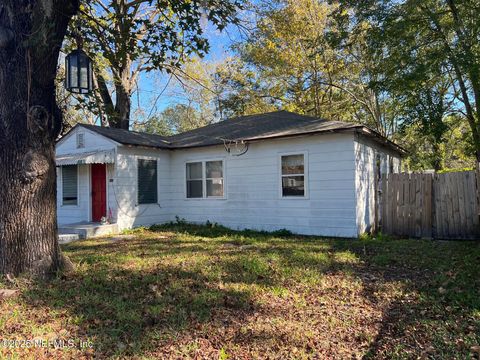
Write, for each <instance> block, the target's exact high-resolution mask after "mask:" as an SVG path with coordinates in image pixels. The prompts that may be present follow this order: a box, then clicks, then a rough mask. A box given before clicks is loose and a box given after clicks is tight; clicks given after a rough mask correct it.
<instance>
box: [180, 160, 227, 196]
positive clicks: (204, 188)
mask: <svg viewBox="0 0 480 360" xmlns="http://www.w3.org/2000/svg"><path fill="white" fill-rule="evenodd" d="M215 161H221V162H222V175H223V176H222V178H221V179H222V180H223V195H222V196H207V162H215ZM193 163H201V164H202V196H201V197H187V181H188V180H187V164H193ZM225 164H226V162H225V158H207V159H203V158H202V159H191V160H186V161H185V162H184V164H183V172H184V174H183V179H184V186H183V191H184V199H185V200H188V201H195V200H226V199H227V191H226V190H227V186H226V178H227V175H226V166H225ZM208 179H210V180H211V179H220V178H208Z"/></svg>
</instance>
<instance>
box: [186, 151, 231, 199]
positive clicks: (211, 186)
mask: <svg viewBox="0 0 480 360" xmlns="http://www.w3.org/2000/svg"><path fill="white" fill-rule="evenodd" d="M186 186H187V189H186V190H187V191H186V193H187V198H189V199H195V198H223V197H224V170H223V161H222V160H213V161H197V162H188V163H187V164H186Z"/></svg>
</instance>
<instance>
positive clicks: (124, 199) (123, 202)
mask: <svg viewBox="0 0 480 360" xmlns="http://www.w3.org/2000/svg"><path fill="white" fill-rule="evenodd" d="M139 158H145V159H156V160H157V171H158V172H157V174H158V176H157V179H158V204H144V205H139V204H137V159H139ZM169 166H170V153H169V152H168V151H166V150H156V149H147V148H139V147H125V146H122V147H119V148H118V149H117V158H116V163H115V176H113V177H111V178H113V182H109V183H108V193H109V194H110V199H111V201H110V207H111V209H112V212H113V216H114V218H115V219H117V223H118V227H119V229H125V228H131V227H134V226H140V225H150V224H161V223H164V222H167V221H170V220H171V219H172V213H171V209H170V205H169V201H170V194H169V192H168V191H169V183H170V176H169V171H170V168H169Z"/></svg>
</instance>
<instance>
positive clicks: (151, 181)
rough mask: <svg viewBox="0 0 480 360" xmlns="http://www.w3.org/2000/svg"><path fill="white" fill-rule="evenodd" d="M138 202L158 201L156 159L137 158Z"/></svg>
mask: <svg viewBox="0 0 480 360" xmlns="http://www.w3.org/2000/svg"><path fill="white" fill-rule="evenodd" d="M137 169H138V177H137V186H138V203H139V204H156V203H158V193H157V190H158V189H157V160H146V159H138V163H137Z"/></svg>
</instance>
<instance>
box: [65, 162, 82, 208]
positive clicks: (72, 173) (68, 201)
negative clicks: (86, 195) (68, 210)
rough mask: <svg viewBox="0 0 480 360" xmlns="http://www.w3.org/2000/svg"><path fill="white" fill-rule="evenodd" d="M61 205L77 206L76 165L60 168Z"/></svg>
mask: <svg viewBox="0 0 480 360" xmlns="http://www.w3.org/2000/svg"><path fill="white" fill-rule="evenodd" d="M62 204H63V205H78V171H77V165H67V166H62Z"/></svg>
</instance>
